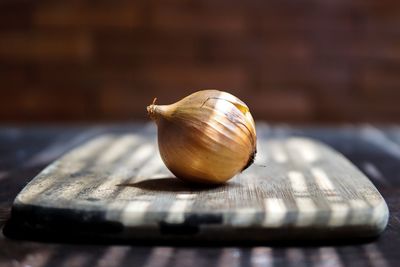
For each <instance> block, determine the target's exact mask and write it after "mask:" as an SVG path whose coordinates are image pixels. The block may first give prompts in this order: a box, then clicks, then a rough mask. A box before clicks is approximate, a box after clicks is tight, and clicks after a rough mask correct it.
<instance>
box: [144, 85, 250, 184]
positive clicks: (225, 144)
mask: <svg viewBox="0 0 400 267" xmlns="http://www.w3.org/2000/svg"><path fill="white" fill-rule="evenodd" d="M155 101H156V99H154V101H153V103H152V104H151V105H150V106H148V107H147V112H148V114H149V116H150V118H151V119H153V120H154V121H155V122H156V124H157V128H158V147H159V150H160V154H161V158H162V159H163V161H164V163H165V165H166V166H167V167H168V169H169V170H170V171H171V172H172V173H173V174H175V175H176V177H178V178H180V179H182V180H186V181H191V182H201V183H223V182H226V181H227V180H229V179H231V178H232V177H233V176H234V175H235V174H237V173H239V172H241V171H243V170H244V169H246V168H247V167H248V166H250V165H251V164H252V163H253V161H254V156H255V153H256V130H255V125H254V120H253V117H252V116H251V114H250V111H249V108H248V107H247V106H246V104H245V103H244V102H242V101H241V100H240V99H238V98H237V97H235V96H233V95H231V94H229V93H226V92H222V91H218V90H203V91H198V92H196V93H193V94H191V95H189V96H187V97H185V98H183V99H182V100H180V101H178V102H176V103H174V104H171V105H156V104H155Z"/></svg>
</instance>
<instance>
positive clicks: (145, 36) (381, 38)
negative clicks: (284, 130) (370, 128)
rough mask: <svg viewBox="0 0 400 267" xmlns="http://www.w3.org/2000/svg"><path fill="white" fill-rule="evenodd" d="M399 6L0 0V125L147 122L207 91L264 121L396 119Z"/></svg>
mask: <svg viewBox="0 0 400 267" xmlns="http://www.w3.org/2000/svg"><path fill="white" fill-rule="evenodd" d="M399 87H400V2H399V1H395V0H379V1H373V0H335V1H328V0H322V1H321V0H299V1H291V0H267V1H264V0H249V1H240V0H203V1H197V0H162V1H156V0H146V1H125V0H113V1H102V0H99V1H92V0H87V1H74V0H68V1H67V0H65V1H33V0H25V1H21V0H6V1H4V0H3V1H1V2H0V91H1V94H0V121H2V122H10V121H11V122H27V121H29V122H32V121H34V122H37V121H39V122H43V121H62V122H65V121H102V120H118V121H120V120H133V119H142V120H145V119H146V112H145V107H146V105H147V104H149V103H150V102H151V101H152V99H153V97H155V96H157V97H158V99H159V103H171V102H174V101H175V100H177V99H179V98H181V97H183V96H185V95H187V94H189V93H190V92H193V91H194V90H197V89H202V88H219V89H223V90H226V91H229V92H231V93H233V94H235V95H237V96H238V97H240V98H241V99H242V100H244V101H245V102H246V103H247V104H248V105H249V106H250V108H251V110H252V113H253V115H254V117H255V118H256V119H265V120H270V121H288V122H311V123H313V122H344V121H357V122H360V121H373V122H400V104H399V100H400V89H399Z"/></svg>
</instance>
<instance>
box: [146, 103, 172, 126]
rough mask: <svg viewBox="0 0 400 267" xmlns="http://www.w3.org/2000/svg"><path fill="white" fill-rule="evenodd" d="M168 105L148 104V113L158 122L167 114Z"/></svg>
mask: <svg viewBox="0 0 400 267" xmlns="http://www.w3.org/2000/svg"><path fill="white" fill-rule="evenodd" d="M167 113H168V106H167V105H155V104H154V102H153V104H151V105H149V106H147V114H148V115H149V117H150V119H152V120H153V121H155V122H156V123H158V121H159V120H160V118H162V117H165V116H167Z"/></svg>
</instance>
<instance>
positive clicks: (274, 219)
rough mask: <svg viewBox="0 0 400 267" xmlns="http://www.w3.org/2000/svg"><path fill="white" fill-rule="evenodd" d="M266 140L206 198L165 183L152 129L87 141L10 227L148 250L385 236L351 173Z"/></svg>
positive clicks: (380, 204)
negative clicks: (156, 243) (162, 243)
mask: <svg viewBox="0 0 400 267" xmlns="http://www.w3.org/2000/svg"><path fill="white" fill-rule="evenodd" d="M269 131H270V129H269V128H268V127H267V126H266V125H262V124H259V127H258V136H259V139H258V151H259V152H258V155H257V158H256V162H255V164H254V165H253V166H252V167H250V168H249V169H248V170H246V171H245V172H243V173H241V174H239V175H237V176H236V177H235V178H234V179H232V180H231V181H230V182H228V183H227V184H225V185H222V186H216V187H211V188H210V187H198V186H194V185H190V184H186V183H183V182H181V181H180V180H178V179H176V178H174V177H173V175H172V174H171V173H170V172H169V171H168V170H167V169H166V167H165V166H164V164H163V163H162V161H161V159H160V157H159V155H158V150H157V146H156V137H155V134H156V132H155V129H154V127H152V126H151V125H147V126H143V127H141V128H138V129H137V130H136V131H132V132H126V131H125V132H115V133H112V132H109V133H103V134H97V135H94V136H93V137H91V138H89V139H88V140H87V141H86V142H84V143H82V144H80V145H79V146H78V147H76V148H75V149H74V150H72V151H70V152H69V153H67V154H66V155H64V156H63V157H61V158H60V159H58V160H57V161H55V162H54V163H52V164H51V165H50V166H48V167H47V168H45V169H44V170H43V171H42V172H41V173H40V174H39V175H38V176H37V177H36V178H35V179H34V180H33V181H32V182H30V183H29V184H28V185H27V186H26V187H25V189H24V190H23V191H22V192H21V193H20V194H19V195H18V196H17V198H16V200H15V202H14V205H13V212H12V215H13V216H12V218H13V220H14V222H17V223H19V224H20V225H23V226H24V227H27V228H29V229H31V230H35V229H37V230H43V229H44V230H47V231H51V232H57V231H71V232H75V233H78V234H79V233H82V234H87V233H90V234H94V235H99V236H110V237H113V238H117V239H147V240H151V239H157V240H160V239H162V240H168V239H173V240H179V239H182V240H195V239H198V240H278V239H279V240H281V239H289V240H293V239H307V240H310V239H312V240H314V239H337V238H354V237H371V236H376V235H377V234H379V233H380V232H381V231H382V230H383V229H384V228H385V226H386V224H387V220H388V209H387V206H386V203H385V201H384V200H383V198H382V197H381V195H380V194H379V192H378V191H377V190H376V188H375V187H374V185H373V184H372V183H371V182H370V181H369V180H368V179H367V178H366V177H365V176H364V174H363V173H362V172H360V171H359V170H358V169H357V168H356V167H355V166H354V165H352V163H350V162H349V161H348V160H347V159H345V158H344V157H343V156H341V155H340V154H338V153H337V152H335V151H334V150H332V149H331V148H329V147H327V146H325V145H323V144H322V143H320V142H317V141H314V140H312V139H308V138H303V137H295V136H291V137H288V136H285V135H281V136H279V137H271V136H270V134H269ZM66 226H68V227H66Z"/></svg>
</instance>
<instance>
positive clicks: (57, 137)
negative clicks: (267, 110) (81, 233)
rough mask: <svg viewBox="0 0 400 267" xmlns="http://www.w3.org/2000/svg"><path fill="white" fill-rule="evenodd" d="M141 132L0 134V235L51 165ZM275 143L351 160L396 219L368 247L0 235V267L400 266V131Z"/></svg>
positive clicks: (326, 131)
mask: <svg viewBox="0 0 400 267" xmlns="http://www.w3.org/2000/svg"><path fill="white" fill-rule="evenodd" d="M138 127H142V125H138V124H135V125H112V126H110V125H109V126H74V127H71V126H70V127H55V126H53V127H48V126H47V127H5V126H3V127H0V228H3V227H4V225H5V224H6V222H7V219H8V218H9V212H10V207H11V205H12V201H13V199H14V198H15V196H16V195H17V194H18V192H19V191H20V190H21V189H22V188H23V187H24V185H25V184H26V183H27V182H29V181H30V180H31V179H32V178H33V177H34V176H35V175H36V174H37V173H38V172H39V171H40V170H41V169H43V168H44V167H45V166H46V165H47V164H49V163H50V162H52V161H53V160H54V159H56V158H58V157H59V156H60V155H62V154H63V153H65V152H66V151H68V150H70V149H71V148H73V147H74V146H77V145H79V144H80V143H82V142H84V141H86V140H88V139H89V138H91V137H93V136H96V135H97V134H100V133H104V132H108V131H112V130H115V129H118V130H126V131H133V130H135V129H137V128H138ZM270 132H271V135H272V136H282V135H283V136H285V135H296V136H307V137H312V138H315V139H318V140H321V141H323V142H325V143H327V144H329V145H331V146H332V147H333V148H335V149H336V150H338V151H340V152H341V153H343V154H344V155H345V156H346V157H348V158H349V159H350V160H351V161H352V162H353V163H354V164H355V165H356V166H358V167H359V168H360V169H361V170H362V171H363V172H364V173H365V174H366V175H367V176H368V177H369V178H370V179H371V180H372V182H373V183H374V184H375V185H376V187H377V188H378V189H379V191H380V192H381V194H382V195H383V197H384V198H385V200H386V202H387V204H388V206H389V209H390V219H389V224H388V227H387V229H386V231H385V232H384V233H383V234H382V235H381V237H380V238H379V239H376V240H372V241H370V242H368V243H355V242H354V241H350V240H349V241H348V242H341V243H335V244H332V243H331V244H330V243H319V244H315V243H304V244H301V243H300V244H284V245H282V244H280V245H277V244H257V245H256V246H251V245H250V246H249V245H247V246H242V245H241V244H226V245H224V246H221V245H213V246H212V244H209V245H208V246H207V245H204V244H202V245H200V244H197V245H196V244H193V245H190V244H186V245H185V246H182V245H180V246H177V245H172V244H163V245H143V244H107V243H104V242H103V243H101V244H99V243H96V242H95V241H91V240H76V242H74V241H73V240H72V241H71V240H68V242H66V241H65V240H61V239H60V240H58V239H57V237H53V238H52V239H50V240H49V239H48V238H43V239H41V238H40V237H35V238H34V240H32V238H28V237H27V238H26V239H31V240H12V239H8V238H7V237H5V236H4V235H3V231H1V233H0V266H1V267H4V266H49V267H50V266H229V267H230V266H310V265H311V266H347V265H349V266H381V267H385V266H399V264H400V249H399V248H400V127H399V126H386V127H374V126H370V125H359V126H342V127H325V128H315V127H296V128H294V127H290V126H287V125H279V126H271V128H270Z"/></svg>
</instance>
